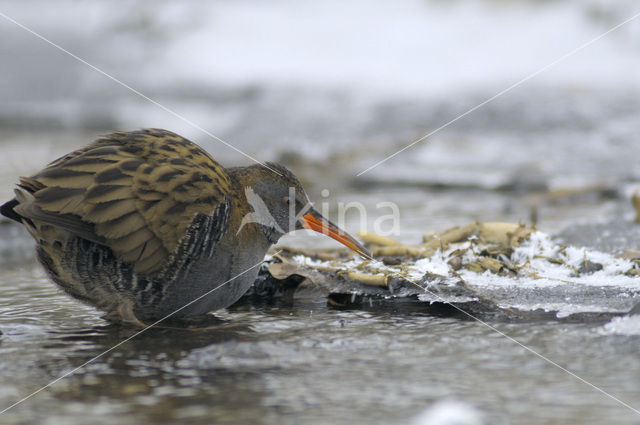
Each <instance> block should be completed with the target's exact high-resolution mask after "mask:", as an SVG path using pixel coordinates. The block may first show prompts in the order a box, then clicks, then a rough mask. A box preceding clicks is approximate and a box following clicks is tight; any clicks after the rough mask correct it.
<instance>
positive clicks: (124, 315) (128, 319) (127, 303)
mask: <svg viewBox="0 0 640 425" xmlns="http://www.w3.org/2000/svg"><path fill="white" fill-rule="evenodd" d="M118 316H119V319H120V320H121V321H123V322H125V323H129V324H132V325H135V326H139V327H141V328H146V327H147V326H148V325H147V324H145V323H143V322H141V321H140V320H139V319H138V318H137V317H136V315H135V313H134V312H133V301H131V300H127V299H125V300H122V302H120V304H118Z"/></svg>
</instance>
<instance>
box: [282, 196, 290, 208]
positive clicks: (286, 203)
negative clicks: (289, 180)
mask: <svg viewBox="0 0 640 425" xmlns="http://www.w3.org/2000/svg"><path fill="white" fill-rule="evenodd" d="M282 201H283V202H284V204H285V205H286V206H289V203H290V202H289V197H288V196H287V197H285V198H284V199H283V200H282Z"/></svg>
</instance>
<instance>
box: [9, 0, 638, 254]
mask: <svg viewBox="0 0 640 425" xmlns="http://www.w3.org/2000/svg"><path fill="white" fill-rule="evenodd" d="M0 4H1V5H2V8H1V10H2V12H3V13H4V14H6V15H7V16H8V17H10V18H12V19H14V20H16V21H17V22H19V23H21V24H23V25H24V26H25V27H27V28H29V29H31V30H33V31H34V32H36V33H38V34H40V35H41V36H42V37H45V38H47V39H48V40H50V41H51V42H53V43H56V44H58V45H60V46H61V47H63V48H64V49H66V50H68V51H69V52H71V53H73V54H75V55H77V56H79V57H80V58H82V59H83V60H85V61H87V62H88V63H89V64H91V65H93V66H95V67H97V68H99V69H100V70H102V71H104V72H105V73H108V74H109V75H111V76H112V77H113V78H115V79H118V80H120V81H122V82H123V83H125V84H127V85H129V86H131V87H132V88H134V89H135V90H138V91H139V92H141V93H143V94H144V95H146V96H148V97H149V98H151V99H153V100H154V101H157V102H158V103H160V104H162V105H163V106H165V107H167V108H169V109H171V110H173V111H175V112H176V113H177V114H179V115H180V116H182V117H184V118H185V119H187V120H189V121H192V122H193V123H195V124H197V125H199V126H201V127H203V128H205V129H206V130H208V131H210V132H211V133H213V134H215V135H217V136H219V137H220V138H222V139H224V140H225V141H227V142H228V143H230V144H232V145H233V146H235V147H237V148H238V149H240V150H242V151H244V152H246V153H247V154H249V155H252V156H254V157H256V158H259V159H260V160H276V161H281V162H283V163H285V164H286V165H288V166H289V167H291V168H292V169H293V170H294V171H295V172H296V173H297V174H298V175H299V176H300V177H301V178H302V179H303V180H304V183H305V184H306V186H307V187H308V188H309V189H308V190H309V193H310V196H311V198H312V199H313V200H314V201H316V202H330V205H331V214H332V216H333V218H336V217H335V215H336V214H337V208H338V205H339V203H340V202H343V203H345V202H350V201H358V202H362V203H364V205H365V206H366V207H367V212H368V215H367V221H368V223H360V222H359V217H360V216H359V214H357V211H352V212H351V213H350V214H348V216H347V218H348V220H347V226H348V227H350V228H351V229H355V230H358V229H359V228H360V227H361V226H369V230H371V223H372V222H373V221H374V220H375V219H376V218H377V217H378V216H379V215H380V214H388V213H389V210H388V209H378V210H377V209H376V203H378V202H381V201H392V202H396V203H397V204H398V205H399V206H400V209H401V226H400V235H398V237H399V238H401V239H403V240H405V241H407V242H417V241H418V240H419V238H420V235H421V234H422V233H424V232H425V231H426V230H442V229H444V228H446V227H448V226H451V225H455V224H461V223H466V222H468V221H471V220H476V219H478V220H509V221H523V222H527V223H529V222H531V221H536V222H537V223H538V225H539V226H540V227H541V228H543V229H545V230H547V231H550V232H552V231H558V230H560V229H562V228H563V227H564V226H566V225H567V224H568V223H574V222H576V220H592V219H599V218H602V217H606V216H607V215H610V214H613V213H615V212H620V206H621V205H625V206H626V205H627V203H623V204H620V203H619V202H617V201H619V200H620V199H622V198H625V197H626V198H627V199H628V197H629V191H630V187H632V185H633V182H634V181H636V180H637V179H638V177H639V174H640V172H639V171H638V168H637V167H635V165H636V164H637V157H638V154H639V149H640V147H639V144H638V134H640V120H639V119H638V110H639V109H640V96H639V94H640V78H639V77H638V75H640V19H636V20H634V21H631V22H629V23H627V24H626V25H624V26H622V27H621V28H619V29H617V30H615V31H613V32H611V33H610V34H608V35H607V36H605V37H603V38H602V39H600V40H599V41H597V42H595V43H593V44H592V45H590V46H588V47H586V48H585V49H583V50H580V51H579V52H577V53H576V54H574V55H572V56H571V57H568V58H566V59H565V60H562V61H561V62H559V63H557V64H555V65H554V66H552V67H549V68H548V69H546V70H545V71H543V72H541V73H540V74H539V75H536V76H535V77H534V78H531V79H529V80H528V81H526V82H524V83H523V84H521V85H519V86H518V87H516V88H514V89H513V90H511V91H509V92H507V93H505V94H504V95H502V96H500V97H498V98H496V99H495V100H493V101H491V102H490V103H488V104H487V105H485V106H483V107H481V108H479V109H477V110H475V111H474V112H472V113H470V114H469V115H467V116H465V117H463V118H461V119H460V120H458V121H456V122H455V123H453V124H451V125H449V126H447V127H446V128H444V129H442V130H441V131H438V132H437V133H436V134H434V135H432V136H431V137H429V138H427V139H426V140H424V141H422V142H420V143H418V144H416V145H415V146H414V147H412V148H410V149H408V150H406V151H404V152H403V153H401V154H399V155H397V156H396V157H394V158H393V159H391V160H389V161H387V162H384V163H383V164H381V165H379V166H377V167H375V168H373V169H371V170H370V171H368V172H366V173H364V174H363V175H361V176H360V177H356V174H358V173H359V172H361V171H363V170H365V169H367V168H368V167H370V166H371V165H373V164H375V163H377V162H378V161H380V160H381V159H383V158H385V157H386V156H387V155H389V154H392V153H394V152H395V151H397V150H399V149H401V148H402V147H404V146H406V145H408V144H409V143H411V142H413V141H414V140H416V139H418V138H420V137H421V136H423V135H425V134H427V133H429V132H431V131H433V130H435V129H437V128H439V127H440V126H442V125H443V124H445V123H447V122H449V121H450V120H452V119H454V118H456V117H457V116H459V115H460V114H462V113H464V112H466V111H468V110H469V109H470V108H472V107H474V106H476V105H478V104H479V103H481V102H483V101H485V100H487V99H489V98H491V97H492V96H494V95H496V94H497V93H499V92H500V91H502V90H503V89H505V88H507V87H509V86H511V85H513V84H515V83H518V82H519V81H520V80H522V79H523V78H525V77H527V76H529V75H531V74H532V73H534V72H536V71H539V70H540V69H542V68H543V67H546V66H547V65H549V64H551V63H553V62H554V61H556V60H558V59H559V58H561V57H563V55H565V54H567V53H569V52H571V51H572V50H574V49H576V48H577V47H579V46H581V45H582V44H584V43H586V42H589V41H590V40H592V39H594V38H595V37H597V36H599V35H601V34H602V33H604V32H605V31H607V30H609V29H610V28H612V27H614V26H615V25H617V24H619V23H621V22H623V21H624V20H626V19H628V18H630V17H631V16H632V15H633V13H634V12H636V10H635V9H634V8H636V7H637V3H636V2H634V1H632V0H616V1H596V0H588V1H498V0H495V1H478V2H466V1H428V0H404V1H400V2H378V3H374V4H372V3H371V2H365V1H351V2H347V3H343V2H313V1H286V0H281V1H271V2H260V1H251V0H243V1H233V2H232V1H223V2H207V1H197V0H194V1H187V2H181V3H178V2H171V1H141V2H136V3H131V2H83V1H68V0H63V1H58V2H56V7H50V6H49V2H47V1H38V0H33V1H23V0H20V1H9V0H3V1H2V2H0ZM0 57H2V60H1V61H0V75H2V78H1V79H0V134H1V135H2V136H1V137H0V147H1V148H2V155H1V156H0V198H1V199H6V198H8V197H10V196H11V191H12V185H13V183H14V182H15V181H16V179H17V177H18V176H19V175H21V174H29V173H31V172H34V171H36V170H38V169H39V168H40V167H42V166H43V165H44V164H45V163H47V162H49V161H51V160H52V159H54V158H55V157H57V156H58V155H61V154H63V153H65V152H66V151H68V150H70V149H73V148H76V147H78V146H81V145H84V144H86V143H88V142H89V141H91V140H93V139H94V138H95V137H97V136H98V135H100V134H104V133H106V132H109V131H111V130H133V129H137V128H143V127H161V128H166V129H169V130H173V131H175V132H178V133H180V134H182V135H184V136H185V137H188V138H190V139H192V140H193V141H196V142H198V143H199V144H201V145H202V146H203V147H205V148H206V149H207V150H208V151H209V152H211V153H212V155H213V156H214V157H215V158H216V159H218V160H219V161H220V162H222V163H223V164H224V165H237V164H244V163H247V159H246V158H245V157H243V156H242V155H239V154H238V153H237V152H235V151H233V150H232V149H230V148H228V147H226V146H224V145H223V144H222V143H220V142H218V141H216V140H215V139H213V138H211V137H210V136H208V135H206V134H204V133H203V132H202V131H200V130H198V129H197V128H194V127H193V126H191V125H189V124H188V123H187V122H185V121H183V120H181V119H180V118H177V117H176V116H173V115H172V114H170V113H168V112H167V111H165V110H163V109H162V108H160V107H158V106H157V105H154V104H153V103H151V102H149V101H148V100H146V99H144V98H142V97H140V96H139V95H137V94H135V93H133V92H132V91H130V90H128V89H127V88H125V87H123V86H121V85H119V84H117V83H116V82H114V81H113V80H111V79H109V78H107V77H105V76H104V75H102V74H100V73H99V72H96V71H95V70H93V69H91V68H90V67H89V66H87V65H86V64H83V63H81V62H80V61H78V60H75V59H73V58H72V57H70V56H69V55H68V54H65V53H64V52H62V51H60V50H58V49H55V48H53V47H52V46H51V45H49V44H47V43H45V42H44V41H43V40H41V39H39V38H37V37H36V36H34V35H33V34H30V33H29V32H28V31H26V30H25V29H23V28H20V27H19V26H17V25H15V24H14V23H11V22H9V21H8V20H7V19H6V18H0ZM322 189H327V190H329V193H330V195H329V196H328V197H322V196H321V195H320V193H321V190H322ZM325 193H326V192H325ZM629 208H630V207H629ZM628 212H629V213H630V209H629V211H628ZM355 230H354V231H355ZM294 239H295V238H294ZM287 240H288V239H285V241H287ZM323 241H324V238H317V239H314V243H315V242H323Z"/></svg>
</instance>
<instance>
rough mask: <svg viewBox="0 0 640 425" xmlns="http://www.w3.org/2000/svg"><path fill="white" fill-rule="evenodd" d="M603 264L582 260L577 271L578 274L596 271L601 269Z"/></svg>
mask: <svg viewBox="0 0 640 425" xmlns="http://www.w3.org/2000/svg"><path fill="white" fill-rule="evenodd" d="M602 268H603V266H602V264H600V263H594V262H593V261H589V260H584V261H583V262H582V263H580V267H579V268H578V273H580V274H591V273H593V272H597V271H599V270H602Z"/></svg>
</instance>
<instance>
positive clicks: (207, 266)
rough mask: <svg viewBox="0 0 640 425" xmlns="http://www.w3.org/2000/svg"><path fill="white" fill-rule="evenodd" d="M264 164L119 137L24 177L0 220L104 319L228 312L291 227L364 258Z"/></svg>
mask: <svg viewBox="0 0 640 425" xmlns="http://www.w3.org/2000/svg"><path fill="white" fill-rule="evenodd" d="M266 165H267V167H265V166H263V165H259V164H256V165H252V166H248V167H233V168H224V167H222V166H221V165H220V164H219V163H218V162H216V161H215V160H214V159H213V158H212V157H211V156H210V155H209V154H208V153H207V152H206V151H205V150H203V149H202V148H200V147H199V146H198V145H196V144H195V143H193V142H191V141H189V140H187V139H185V138H183V137H181V136H179V135H177V134H175V133H172V132H170V131H166V130H160V129H144V130H139V131H131V132H114V133H112V134H109V135H106V136H104V137H101V138H99V139H97V140H96V141H94V142H93V143H91V144H89V145H88V146H86V147H84V148H82V149H79V150H76V151H74V152H71V153H69V154H67V155H64V156H63V157H61V158H59V159H57V160H55V161H53V162H52V163H50V164H49V165H48V166H46V167H45V168H44V169H43V170H41V171H40V172H38V173H36V174H35V175H33V176H31V177H22V178H20V183H19V184H18V185H17V187H16V189H15V195H16V196H15V198H14V199H12V200H10V201H9V202H7V203H5V204H4V205H2V207H0V212H1V213H2V214H3V215H4V216H6V217H8V218H10V219H13V220H15V221H18V222H20V223H22V224H23V225H24V226H25V227H26V228H27V230H28V231H29V233H30V234H31V236H33V238H34V239H35V240H36V251H37V257H38V260H39V261H40V263H41V264H42V265H43V266H44V268H45V270H46V271H47V273H48V275H49V276H50V277H51V279H52V280H53V281H54V282H56V283H57V284H58V285H59V286H60V287H61V288H62V289H63V290H64V291H65V292H67V293H68V294H69V295H71V296H73V297H75V298H77V299H79V300H81V301H84V302H86V303H89V304H91V305H93V306H95V307H97V308H99V309H101V310H103V311H105V312H106V316H105V317H106V318H107V319H110V320H113V321H124V322H131V323H135V324H141V325H143V324H144V323H145V322H147V323H148V321H150V320H156V319H159V318H163V317H165V316H168V315H173V317H192V316H198V315H201V314H205V313H208V312H211V311H214V310H217V309H221V308H225V307H228V306H230V305H231V304H233V303H234V302H235V301H237V300H238V299H239V298H240V297H241V296H242V295H243V294H244V293H245V292H246V291H247V290H248V289H249V287H250V286H251V284H252V283H253V282H254V280H255V278H256V276H257V274H258V270H259V267H257V266H256V265H258V264H260V262H261V260H262V259H263V258H264V257H265V255H266V253H267V250H268V249H269V247H271V245H273V244H275V243H276V242H277V241H278V239H279V238H280V237H281V236H282V235H284V234H285V233H287V232H290V231H293V230H297V229H302V228H308V229H312V230H315V231H318V232H322V233H325V234H327V235H328V236H330V237H332V238H334V239H336V240H337V241H339V242H341V243H342V244H344V245H346V246H347V247H349V248H351V249H352V250H354V251H356V252H357V253H358V254H360V255H361V256H362V257H364V258H371V256H370V254H369V253H368V251H367V250H366V249H365V248H364V247H363V246H362V245H361V244H360V243H359V242H358V241H357V240H356V239H355V238H353V237H352V236H350V235H349V234H348V233H346V232H344V231H343V230H341V229H340V228H339V227H338V226H336V225H335V224H333V223H332V222H330V221H329V220H327V219H326V218H324V217H323V216H322V215H321V214H320V213H319V212H318V211H317V210H315V209H314V208H313V207H311V204H310V202H309V199H308V197H307V195H306V193H305V191H304V189H303V188H302V185H301V184H300V182H299V181H298V179H297V178H296V176H295V175H294V174H293V173H292V172H291V171H289V170H288V169H287V168H286V167H284V166H282V165H279V164H275V163H267V164H266ZM225 282H227V283H225ZM214 288H217V289H216V290H215V291H211V290H212V289H214ZM209 291H211V293H210V294H208V295H207V296H204V297H202V298H201V299H199V300H198V301H197V302H193V300H195V299H197V298H198V297H201V296H202V295H203V294H206V293H207V292H209ZM185 306H186V307H185Z"/></svg>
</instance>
